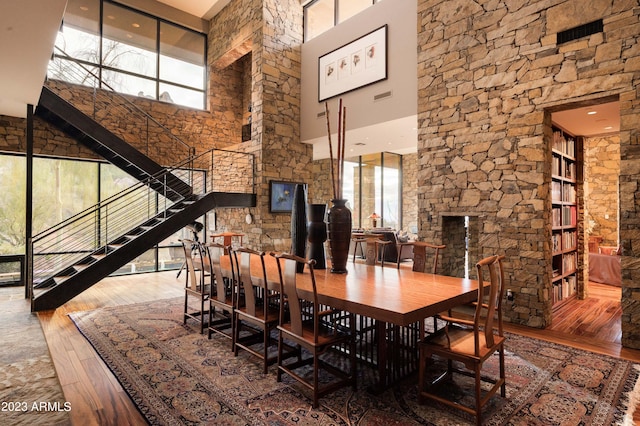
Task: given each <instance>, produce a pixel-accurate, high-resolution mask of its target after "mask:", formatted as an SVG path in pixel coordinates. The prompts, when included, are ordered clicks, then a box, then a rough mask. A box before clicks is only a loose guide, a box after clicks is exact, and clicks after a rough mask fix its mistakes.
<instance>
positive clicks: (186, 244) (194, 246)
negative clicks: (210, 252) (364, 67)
mask: <svg viewBox="0 0 640 426" xmlns="http://www.w3.org/2000/svg"><path fill="white" fill-rule="evenodd" d="M180 241H181V242H182V248H183V249H184V261H185V266H186V268H187V275H186V283H185V287H188V288H190V289H191V290H193V291H200V289H204V270H203V269H202V265H203V264H204V263H205V259H206V256H207V255H206V254H205V252H206V251H205V250H204V249H203V247H202V245H201V244H200V243H199V242H197V241H194V240H189V239H184V240H180ZM198 271H200V273H199V274H198Z"/></svg>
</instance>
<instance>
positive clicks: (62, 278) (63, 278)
mask: <svg viewBox="0 0 640 426" xmlns="http://www.w3.org/2000/svg"><path fill="white" fill-rule="evenodd" d="M69 278H71V275H60V276H58V277H53V281H55V283H56V284H58V285H60V284H62V283H63V282H65V281H66V280H68V279H69Z"/></svg>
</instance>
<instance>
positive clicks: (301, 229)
mask: <svg viewBox="0 0 640 426" xmlns="http://www.w3.org/2000/svg"><path fill="white" fill-rule="evenodd" d="M306 252H307V193H306V190H305V186H304V185H299V184H298V185H296V187H295V189H294V191H293V203H292V205H291V253H292V254H295V255H296V256H300V257H306ZM296 269H297V271H298V272H302V271H303V270H304V264H303V263H298V264H297V268H296Z"/></svg>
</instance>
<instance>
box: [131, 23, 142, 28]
mask: <svg viewBox="0 0 640 426" xmlns="http://www.w3.org/2000/svg"><path fill="white" fill-rule="evenodd" d="M131 26H132V27H133V28H140V24H138V23H137V22H134V23H133V24H131Z"/></svg>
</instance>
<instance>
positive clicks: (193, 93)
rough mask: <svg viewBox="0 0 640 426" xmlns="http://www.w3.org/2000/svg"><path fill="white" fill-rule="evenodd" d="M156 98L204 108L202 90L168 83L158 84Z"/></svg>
mask: <svg viewBox="0 0 640 426" xmlns="http://www.w3.org/2000/svg"><path fill="white" fill-rule="evenodd" d="M158 99H160V100H161V101H164V102H170V103H176V104H179V105H184V106H188V107H192V108H198V109H203V108H204V92H200V91H198V90H190V89H185V88H184V87H177V86H172V85H170V84H164V83H161V84H160V97H159V98H158Z"/></svg>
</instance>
